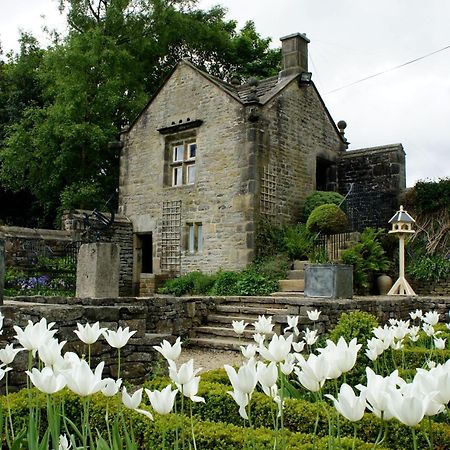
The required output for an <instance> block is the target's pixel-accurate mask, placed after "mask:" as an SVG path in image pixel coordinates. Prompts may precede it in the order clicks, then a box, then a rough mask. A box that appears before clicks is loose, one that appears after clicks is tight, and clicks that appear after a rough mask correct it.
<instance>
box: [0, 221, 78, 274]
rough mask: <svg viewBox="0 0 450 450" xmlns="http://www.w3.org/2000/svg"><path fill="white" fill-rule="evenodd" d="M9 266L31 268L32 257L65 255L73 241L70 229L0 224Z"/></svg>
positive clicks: (6, 260)
mask: <svg viewBox="0 0 450 450" xmlns="http://www.w3.org/2000/svg"><path fill="white" fill-rule="evenodd" d="M0 238H2V239H4V240H5V263H6V266H7V267H20V268H22V269H28V268H30V258H36V257H37V256H52V255H53V256H63V255H65V254H66V251H67V247H68V246H69V245H70V244H71V243H72V242H73V235H72V233H70V232H68V231H60V230H43V229H34V228H21V227H8V226H0Z"/></svg>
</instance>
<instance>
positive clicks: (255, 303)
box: [189, 297, 287, 350]
mask: <svg viewBox="0 0 450 450" xmlns="http://www.w3.org/2000/svg"><path fill="white" fill-rule="evenodd" d="M259 315H265V316H266V317H267V316H272V323H274V324H275V326H274V328H273V330H274V332H276V333H280V332H281V327H282V324H283V325H284V324H285V323H286V315H287V308H285V307H284V306H283V305H282V304H280V303H277V299H275V298H271V297H227V299H226V301H225V302H224V303H221V304H218V305H217V306H216V311H215V312H214V313H211V314H209V315H208V316H207V320H206V324H205V325H202V326H199V327H195V328H193V330H192V336H191V337H190V339H189V345H190V346H192V347H203V348H207V349H211V350H212V349H220V350H239V346H240V345H247V344H250V343H252V342H254V341H253V334H254V333H255V331H254V327H253V325H251V323H253V322H255V321H256V320H257V319H258V316H259ZM233 320H244V322H246V323H249V324H250V325H248V326H247V328H246V329H245V331H244V334H243V336H241V337H240V338H239V337H238V335H237V334H236V333H235V332H234V330H233V327H232V321H233Z"/></svg>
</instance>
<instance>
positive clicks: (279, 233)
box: [255, 218, 286, 259]
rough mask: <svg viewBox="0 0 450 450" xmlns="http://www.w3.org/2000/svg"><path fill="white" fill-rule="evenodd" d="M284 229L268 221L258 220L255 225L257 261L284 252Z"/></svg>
mask: <svg viewBox="0 0 450 450" xmlns="http://www.w3.org/2000/svg"><path fill="white" fill-rule="evenodd" d="M284 235H285V229H284V227H283V226H280V225H275V224H273V223H272V222H271V221H270V220H269V219H266V218H260V219H259V221H258V223H257V225H256V236H255V247H256V257H257V258H258V259H261V258H266V257H268V256H273V255H277V254H279V253H284V252H285V251H286V247H285V243H284Z"/></svg>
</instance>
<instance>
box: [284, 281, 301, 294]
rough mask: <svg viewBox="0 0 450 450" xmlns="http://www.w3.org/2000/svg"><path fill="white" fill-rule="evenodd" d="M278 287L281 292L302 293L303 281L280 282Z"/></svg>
mask: <svg viewBox="0 0 450 450" xmlns="http://www.w3.org/2000/svg"><path fill="white" fill-rule="evenodd" d="M278 285H279V287H280V291H281V292H303V291H304V289H305V280H280V281H279V282H278Z"/></svg>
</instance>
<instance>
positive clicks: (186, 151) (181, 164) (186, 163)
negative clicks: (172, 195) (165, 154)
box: [170, 140, 197, 187]
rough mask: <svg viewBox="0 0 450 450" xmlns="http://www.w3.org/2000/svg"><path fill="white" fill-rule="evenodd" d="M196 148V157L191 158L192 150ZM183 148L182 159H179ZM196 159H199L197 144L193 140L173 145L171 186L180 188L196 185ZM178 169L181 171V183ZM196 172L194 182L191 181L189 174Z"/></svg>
mask: <svg viewBox="0 0 450 450" xmlns="http://www.w3.org/2000/svg"><path fill="white" fill-rule="evenodd" d="M193 146H195V155H194V156H192V157H191V149H192V147H193ZM181 148H182V149H183V151H182V153H183V156H182V159H179V156H180V155H179V153H180V150H181ZM196 157H197V142H196V141H192V140H186V141H183V142H178V143H176V144H173V145H172V156H171V158H172V161H171V164H170V166H171V171H172V175H171V186H173V187H179V186H185V185H193V184H195V179H196V174H197V169H196V167H195V166H196ZM178 168H180V169H181V172H182V175H181V183H177V181H179V178H178V177H177V176H176V174H177V171H178ZM192 168H193V170H194V176H193V180H190V179H189V172H190V171H191V170H192Z"/></svg>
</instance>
